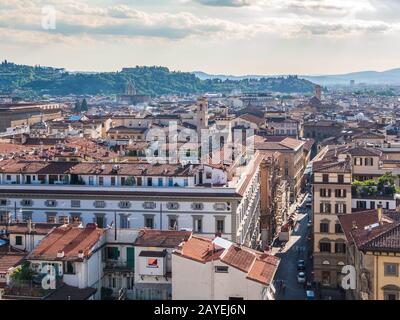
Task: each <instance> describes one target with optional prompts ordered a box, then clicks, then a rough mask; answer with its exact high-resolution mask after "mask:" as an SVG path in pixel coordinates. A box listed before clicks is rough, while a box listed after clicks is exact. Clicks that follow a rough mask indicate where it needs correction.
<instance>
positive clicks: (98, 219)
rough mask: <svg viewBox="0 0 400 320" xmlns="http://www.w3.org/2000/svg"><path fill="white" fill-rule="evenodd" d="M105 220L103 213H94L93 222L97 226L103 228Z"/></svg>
mask: <svg viewBox="0 0 400 320" xmlns="http://www.w3.org/2000/svg"><path fill="white" fill-rule="evenodd" d="M105 220H106V219H105V217H104V215H96V217H95V218H94V223H96V224H97V226H98V227H99V228H104V227H105V224H106V221H105Z"/></svg>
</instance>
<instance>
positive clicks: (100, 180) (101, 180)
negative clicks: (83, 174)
mask: <svg viewBox="0 0 400 320" xmlns="http://www.w3.org/2000/svg"><path fill="white" fill-rule="evenodd" d="M99 186H104V177H99Z"/></svg>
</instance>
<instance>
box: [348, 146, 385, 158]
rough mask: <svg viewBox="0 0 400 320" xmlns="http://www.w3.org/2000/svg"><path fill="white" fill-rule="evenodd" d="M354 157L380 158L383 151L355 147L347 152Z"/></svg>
mask: <svg viewBox="0 0 400 320" xmlns="http://www.w3.org/2000/svg"><path fill="white" fill-rule="evenodd" d="M347 152H348V153H349V154H351V155H352V156H360V157H363V156H369V157H380V156H381V154H382V151H380V150H377V149H374V148H363V147H354V148H352V149H350V150H349V151H347Z"/></svg>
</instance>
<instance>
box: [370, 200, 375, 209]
mask: <svg viewBox="0 0 400 320" xmlns="http://www.w3.org/2000/svg"><path fill="white" fill-rule="evenodd" d="M369 208H370V209H375V201H370V202H369Z"/></svg>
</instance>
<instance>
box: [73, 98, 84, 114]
mask: <svg viewBox="0 0 400 320" xmlns="http://www.w3.org/2000/svg"><path fill="white" fill-rule="evenodd" d="M81 110H82V107H81V104H80V102H79V100H76V102H75V107H74V111H75V112H81Z"/></svg>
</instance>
